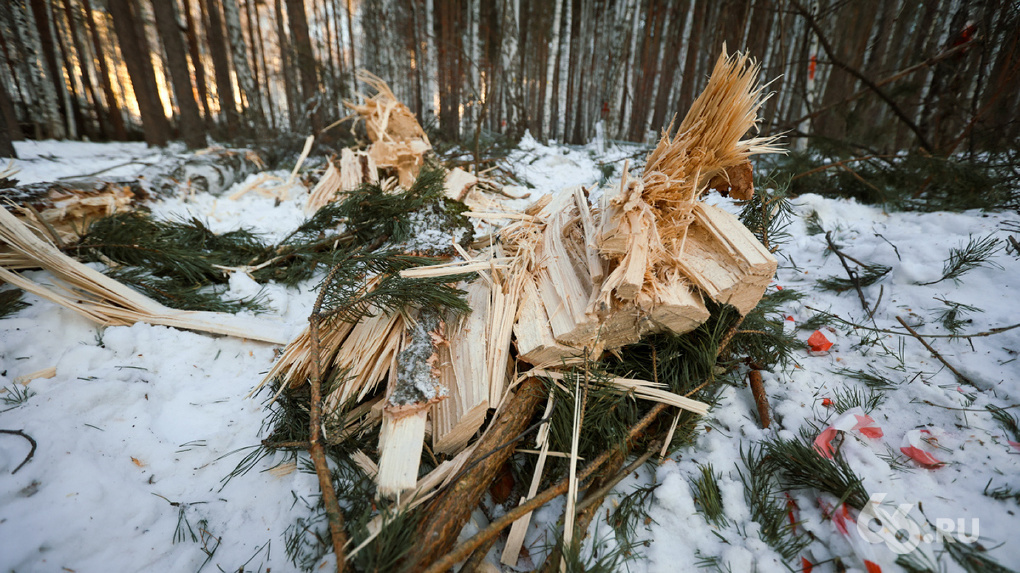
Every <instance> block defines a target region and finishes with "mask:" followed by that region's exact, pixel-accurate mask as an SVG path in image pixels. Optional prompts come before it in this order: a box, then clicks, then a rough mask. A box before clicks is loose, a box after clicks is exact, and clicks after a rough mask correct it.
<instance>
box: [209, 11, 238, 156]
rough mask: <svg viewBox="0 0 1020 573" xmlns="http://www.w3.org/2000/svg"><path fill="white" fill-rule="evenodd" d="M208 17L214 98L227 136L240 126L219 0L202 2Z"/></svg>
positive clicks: (235, 134) (234, 133)
mask: <svg viewBox="0 0 1020 573" xmlns="http://www.w3.org/2000/svg"><path fill="white" fill-rule="evenodd" d="M204 6H205V8H206V12H207V15H208V17H209V20H208V22H206V26H205V33H206V36H207V39H208V41H209V54H210V55H211V56H212V61H213V76H214V78H215V79H216V98H217V100H219V104H220V110H221V111H222V112H223V113H224V115H225V116H226V120H227V137H229V138H234V137H236V136H237V132H238V129H239V128H240V126H241V125H240V124H241V121H240V117H239V116H238V114H237V100H236V98H235V97H234V84H233V82H231V80H230V58H229V57H228V56H227V54H228V53H229V52H228V49H229V48H228V46H227V39H226V37H225V36H224V35H223V13H222V12H221V11H220V2H219V0H205V4H204Z"/></svg>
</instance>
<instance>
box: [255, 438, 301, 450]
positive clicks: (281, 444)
mask: <svg viewBox="0 0 1020 573" xmlns="http://www.w3.org/2000/svg"><path fill="white" fill-rule="evenodd" d="M262 446H263V447H266V448H269V449H270V450H282V449H284V448H301V449H302V450H307V449H308V448H310V447H311V446H312V443H311V442H271V441H269V440H262Z"/></svg>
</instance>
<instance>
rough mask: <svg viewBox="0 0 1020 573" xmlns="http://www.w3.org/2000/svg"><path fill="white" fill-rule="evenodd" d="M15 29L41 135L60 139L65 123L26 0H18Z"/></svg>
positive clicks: (33, 18)
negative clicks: (25, 62)
mask: <svg viewBox="0 0 1020 573" xmlns="http://www.w3.org/2000/svg"><path fill="white" fill-rule="evenodd" d="M14 28H15V30H14V32H15V33H17V34H18V36H19V39H20V43H21V46H22V47H23V48H24V49H25V55H26V58H25V59H26V60H27V65H28V68H29V74H28V80H29V86H30V87H31V90H30V91H31V94H32V95H34V101H35V102H36V108H37V113H38V115H36V117H38V118H40V119H41V120H42V124H43V125H42V126H41V128H42V129H39V131H40V132H41V133H40V134H39V135H40V136H41V137H51V138H54V139H63V138H64V137H65V131H64V123H63V120H62V119H61V116H60V107H59V103H58V100H57V90H56V88H55V87H54V85H53V82H51V81H50V80H49V77H48V75H47V73H46V63H45V57H44V56H43V48H42V41H41V40H40V38H39V30H38V28H37V27H36V25H35V17H34V16H33V15H32V11H31V9H30V8H29V6H28V4H27V3H26V2H19V3H18V5H17V6H15V9H14Z"/></svg>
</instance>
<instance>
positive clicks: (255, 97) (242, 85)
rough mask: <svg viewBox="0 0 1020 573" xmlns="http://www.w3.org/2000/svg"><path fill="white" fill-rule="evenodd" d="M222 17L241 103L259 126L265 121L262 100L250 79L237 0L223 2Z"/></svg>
mask: <svg viewBox="0 0 1020 573" xmlns="http://www.w3.org/2000/svg"><path fill="white" fill-rule="evenodd" d="M223 16H224V20H225V21H226V24H227V36H228V38H229V41H230V53H231V56H232V58H233V61H234V74H235V75H236V76H237V86H238V89H240V90H241V101H242V102H246V103H247V107H248V108H250V109H251V110H252V111H253V112H254V114H255V117H254V119H255V121H256V123H258V124H261V123H263V122H264V121H265V115H264V114H263V112H262V98H261V97H260V96H259V91H258V88H257V87H256V86H255V81H254V79H253V78H252V73H251V66H249V65H248V54H246V53H245V52H246V49H245V48H246V46H245V42H244V33H243V32H242V30H241V16H240V13H239V12H238V9H237V0H223Z"/></svg>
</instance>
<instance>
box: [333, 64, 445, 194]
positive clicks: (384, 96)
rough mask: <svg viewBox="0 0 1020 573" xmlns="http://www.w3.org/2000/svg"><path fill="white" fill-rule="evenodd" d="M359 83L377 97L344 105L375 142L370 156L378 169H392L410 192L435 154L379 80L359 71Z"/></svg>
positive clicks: (415, 123) (411, 117) (418, 127)
mask: <svg viewBox="0 0 1020 573" xmlns="http://www.w3.org/2000/svg"><path fill="white" fill-rule="evenodd" d="M358 80H360V81H361V82H362V83H364V84H365V85H367V86H368V87H370V88H372V89H373V90H374V91H375V94H374V95H371V96H365V95H362V103H356V102H351V101H345V102H344V105H345V106H347V107H348V108H350V109H351V110H353V111H354V112H355V113H356V114H357V115H358V117H359V118H361V120H362V121H364V122H365V128H366V130H367V131H368V138H369V139H370V140H371V141H372V144H371V145H369V147H368V150H367V153H368V155H369V157H371V158H372V160H373V161H374V162H375V165H376V166H377V167H378V168H392V169H395V170H396V172H397V177H398V179H399V183H400V185H401V186H402V187H404V188H405V189H406V188H409V187H410V186H411V185H412V184H413V183H414V179H415V177H417V176H418V171H419V170H421V166H422V165H423V164H424V163H425V154H426V153H427V152H429V151H431V150H432V144H431V143H430V142H429V137H428V135H426V134H425V130H424V129H422V127H421V125H420V124H419V123H418V120H417V119H416V118H415V117H414V114H413V113H411V110H410V109H408V107H407V106H406V105H404V104H403V103H401V102H400V101H399V100H397V97H396V96H395V95H393V92H392V91H390V87H389V86H388V85H386V82H384V81H383V80H381V79H380V78H379V77H377V76H375V75H373V74H371V73H369V72H367V71H365V70H359V71H358Z"/></svg>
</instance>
